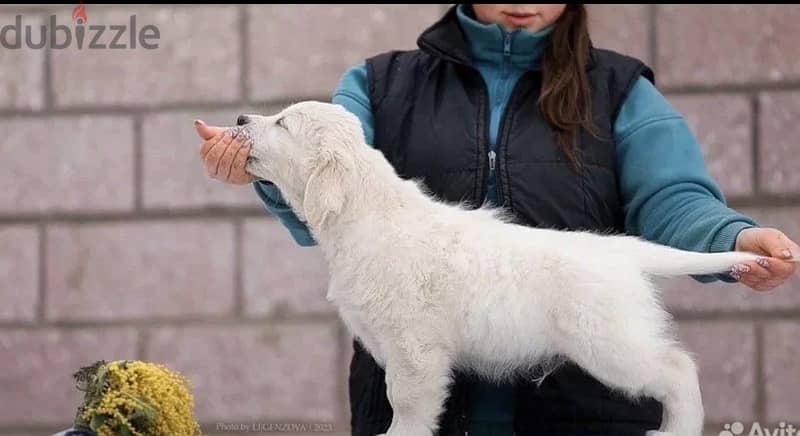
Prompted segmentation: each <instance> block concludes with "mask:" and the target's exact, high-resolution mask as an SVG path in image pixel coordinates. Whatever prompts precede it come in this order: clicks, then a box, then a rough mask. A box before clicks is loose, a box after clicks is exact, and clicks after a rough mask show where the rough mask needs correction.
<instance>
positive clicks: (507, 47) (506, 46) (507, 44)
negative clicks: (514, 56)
mask: <svg viewBox="0 0 800 436" xmlns="http://www.w3.org/2000/svg"><path fill="white" fill-rule="evenodd" d="M503 54H504V55H505V56H506V57H508V56H511V35H509V34H506V35H505V40H504V41H503Z"/></svg>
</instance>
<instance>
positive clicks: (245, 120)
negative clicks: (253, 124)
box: [236, 115, 250, 126]
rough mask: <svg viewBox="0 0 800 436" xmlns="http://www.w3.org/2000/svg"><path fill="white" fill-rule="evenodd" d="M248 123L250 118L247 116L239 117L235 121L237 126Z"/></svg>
mask: <svg viewBox="0 0 800 436" xmlns="http://www.w3.org/2000/svg"><path fill="white" fill-rule="evenodd" d="M249 122H250V118H249V117H248V116H247V115H239V118H237V119H236V125H237V126H244V125H245V124H247V123H249Z"/></svg>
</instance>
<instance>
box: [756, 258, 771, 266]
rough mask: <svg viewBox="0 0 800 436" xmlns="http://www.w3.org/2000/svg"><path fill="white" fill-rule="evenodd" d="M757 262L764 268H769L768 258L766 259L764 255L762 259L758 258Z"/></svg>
mask: <svg viewBox="0 0 800 436" xmlns="http://www.w3.org/2000/svg"><path fill="white" fill-rule="evenodd" d="M756 263H758V264H759V265H761V267H762V268H768V267H769V261H768V260H767V259H764V258H763V257H762V258H761V259H758V260H757V261H756Z"/></svg>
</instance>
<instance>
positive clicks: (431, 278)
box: [239, 102, 759, 436]
mask: <svg viewBox="0 0 800 436" xmlns="http://www.w3.org/2000/svg"><path fill="white" fill-rule="evenodd" d="M239 123H240V124H242V126H241V127H239V129H241V130H242V131H243V132H244V133H245V134H246V135H249V136H250V137H251V139H252V143H253V147H252V150H251V152H250V160H249V162H248V166H247V170H248V171H249V172H250V173H252V174H254V175H256V176H257V177H260V178H262V179H265V180H269V181H271V182H273V183H275V184H276V185H277V186H278V188H279V189H280V191H281V192H282V194H283V196H284V197H285V199H286V200H287V201H288V203H289V204H290V205H292V207H293V209H294V211H295V212H296V214H297V215H298V217H299V218H300V219H302V220H303V221H305V222H306V223H307V224H308V227H309V229H310V230H311V232H312V234H313V236H314V237H315V239H316V240H317V241H318V243H319V246H320V248H321V250H322V251H323V253H324V256H325V258H326V260H327V262H328V264H329V271H330V274H331V276H330V284H329V289H328V294H327V297H328V300H330V301H331V302H332V303H333V304H334V305H335V306H336V307H337V309H338V311H339V315H340V316H341V318H342V320H343V322H344V323H345V324H346V326H347V327H348V328H349V329H350V330H351V332H352V334H353V335H354V336H355V337H356V338H358V340H359V341H360V342H361V343H363V345H364V346H365V347H366V349H367V350H368V351H369V352H370V354H371V355H372V356H373V357H374V358H375V359H376V361H377V362H378V363H379V364H380V365H381V366H382V367H384V368H385V370H386V385H387V388H388V392H387V396H388V398H389V401H390V403H391V406H392V410H393V419H392V423H391V426H390V428H389V430H388V433H387V434H388V435H391V436H427V435H431V434H433V433H434V432H435V431H436V429H437V420H438V416H439V414H440V413H441V412H442V410H443V402H444V400H445V399H446V398H447V389H448V385H449V383H450V382H451V371H452V370H453V369H454V368H459V369H462V370H469V371H474V372H475V373H478V374H481V375H482V376H484V377H486V378H488V379H490V380H496V381H499V380H507V379H509V378H511V377H530V370H531V369H533V368H535V367H536V365H537V364H541V363H542V362H552V361H553V360H558V359H570V360H571V361H573V362H575V363H576V364H578V365H580V366H581V367H582V368H584V369H585V370H586V371H588V372H589V373H590V374H592V375H593V376H594V377H595V378H597V379H598V380H600V381H602V382H603V383H605V384H606V385H608V386H609V387H611V388H613V389H616V390H618V391H620V392H622V393H624V394H627V395H629V396H630V397H632V398H636V397H640V396H644V395H646V396H650V397H653V398H655V399H657V400H659V401H661V402H662V404H663V405H664V417H663V424H662V427H661V429H660V431H658V432H656V431H654V432H650V434H651V435H655V434H670V435H675V436H700V434H701V431H702V427H703V405H702V401H701V395H700V388H699V384H698V376H697V369H696V366H695V363H694V361H693V358H692V357H691V356H690V355H689V354H688V353H687V352H685V351H684V350H683V349H682V348H681V347H680V345H679V344H678V342H677V341H676V339H675V337H674V334H673V333H672V332H671V331H670V323H669V320H670V317H669V314H668V313H667V312H666V311H665V310H664V308H663V306H662V304H661V302H660V299H659V295H658V291H657V289H656V288H655V287H654V286H653V283H652V281H651V276H676V275H686V274H710V273H718V272H722V271H728V270H730V268H731V267H732V266H733V265H735V264H738V263H743V262H746V261H751V260H759V256H756V255H754V254H749V253H737V252H730V253H719V254H704V253H693V252H686V251H679V250H676V249H672V248H669V247H665V246H661V245H657V244H654V243H650V242H646V241H643V240H640V239H637V238H634V237H631V236H622V235H620V236H611V235H599V234H593V233H588V232H566V231H556V230H550V229H538V228H530V227H526V226H522V225H517V224H513V223H511V222H510V220H509V219H508V216H507V215H504V214H503V212H501V211H499V210H497V209H489V208H487V207H485V206H482V207H480V208H476V209H470V208H468V207H467V206H466V205H464V204H459V205H454V204H445V203H443V202H439V201H436V200H435V199H433V198H432V197H431V196H430V195H429V194H428V193H427V192H426V191H425V190H424V189H423V188H422V187H421V185H420V184H419V183H418V182H416V181H411V180H403V179H401V178H400V177H398V175H397V173H396V172H395V170H394V168H393V167H392V166H391V165H390V164H389V162H388V161H387V160H386V159H385V158H384V157H383V155H382V154H381V152H379V151H377V150H376V149H374V148H372V147H370V146H369V145H367V144H366V143H365V142H364V135H363V131H362V130H361V125H360V123H359V120H358V119H357V118H356V117H355V116H354V115H352V114H350V113H349V112H347V111H346V110H345V109H344V108H342V107H341V106H337V105H332V104H326V103H319V102H302V103H298V104H295V105H292V106H290V107H288V108H286V109H285V110H283V111H282V112H280V113H279V114H277V115H274V116H268V117H266V116H258V115H245V116H242V117H240V120H239ZM662 432H663V433H662Z"/></svg>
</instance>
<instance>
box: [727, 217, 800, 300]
mask: <svg viewBox="0 0 800 436" xmlns="http://www.w3.org/2000/svg"><path fill="white" fill-rule="evenodd" d="M736 251H749V252H752V253H756V254H761V255H764V256H767V257H769V259H764V261H763V262H762V264H759V263H757V262H748V263H745V264H742V265H738V266H737V267H736V268H735V271H734V272H733V273H731V275H732V276H733V277H734V278H735V279H737V280H739V281H740V282H742V283H744V284H745V285H747V286H749V287H750V288H753V289H754V290H756V291H769V290H771V289H773V288H775V287H777V286H780V285H781V284H783V283H784V282H785V281H786V280H787V279H788V278H789V277H790V276H791V275H792V274H794V273H795V271H796V270H797V263H796V262H790V261H789V260H790V259H792V258H797V257H800V246H798V245H797V244H796V243H795V242H794V241H792V240H791V239H789V238H788V237H787V236H786V235H784V234H783V232H781V231H780V230H778V229H769V228H767V229H761V228H750V229H745V230H742V231H741V232H739V235H738V236H737V237H736Z"/></svg>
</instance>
